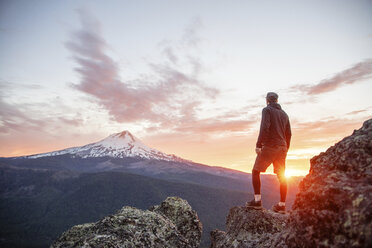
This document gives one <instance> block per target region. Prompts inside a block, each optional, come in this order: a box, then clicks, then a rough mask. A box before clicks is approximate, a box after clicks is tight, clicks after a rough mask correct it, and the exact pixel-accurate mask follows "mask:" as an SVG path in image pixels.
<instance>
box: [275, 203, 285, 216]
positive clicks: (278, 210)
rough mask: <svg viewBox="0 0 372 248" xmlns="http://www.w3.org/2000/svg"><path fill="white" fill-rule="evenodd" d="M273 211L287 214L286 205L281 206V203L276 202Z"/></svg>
mask: <svg viewBox="0 0 372 248" xmlns="http://www.w3.org/2000/svg"><path fill="white" fill-rule="evenodd" d="M273 211H274V212H277V213H280V214H285V206H279V204H276V205H274V206H273Z"/></svg>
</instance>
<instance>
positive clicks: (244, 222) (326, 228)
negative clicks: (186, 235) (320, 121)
mask: <svg viewBox="0 0 372 248" xmlns="http://www.w3.org/2000/svg"><path fill="white" fill-rule="evenodd" d="M310 162H311V168H310V172H309V174H308V175H307V176H306V177H305V178H304V180H303V181H302V182H301V183H300V186H299V188H300V189H299V193H298V194H297V196H296V200H295V202H294V204H293V206H292V211H290V213H289V217H288V220H287V222H286V224H285V227H284V228H283V229H282V231H280V232H274V234H273V235H266V234H264V233H261V231H258V230H260V228H262V230H266V231H267V232H268V233H270V232H271V231H272V230H273V229H275V228H273V229H270V228H268V227H267V226H266V225H267V224H268V225H275V223H274V222H273V223H271V224H270V223H269V222H266V221H264V223H261V221H260V222H259V223H255V224H253V223H254V222H257V219H258V218H259V217H260V216H259V214H258V213H257V212H256V214H252V213H251V212H244V210H243V209H242V208H240V209H241V210H240V211H236V210H234V209H232V210H231V211H230V214H229V217H228V220H227V233H224V232H222V231H218V230H215V231H213V232H212V233H211V237H212V246H211V247H213V248H217V247H291V248H292V247H304V248H307V247H309V248H310V247H366V248H367V247H372V119H369V120H367V121H365V122H364V124H363V126H362V128H361V129H359V130H355V131H354V132H353V134H352V135H351V136H348V137H346V138H344V139H343V140H341V141H340V142H338V143H337V144H335V145H334V146H332V147H330V148H329V149H328V150H327V151H326V152H323V153H321V154H319V155H318V156H315V157H314V158H312V159H311V161H310ZM252 211H253V210H252ZM231 215H233V216H231ZM268 217H269V212H265V211H264V212H262V218H264V219H265V220H266V219H267V218H268ZM231 219H233V220H241V222H239V221H231ZM229 225H235V227H234V228H231V227H229ZM261 225H262V226H261ZM237 229H238V230H237ZM275 230H276V229H275ZM244 240H248V241H244ZM243 241H244V242H243Z"/></svg>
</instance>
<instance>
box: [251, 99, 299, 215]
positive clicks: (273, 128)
mask: <svg viewBox="0 0 372 248" xmlns="http://www.w3.org/2000/svg"><path fill="white" fill-rule="evenodd" d="M266 104H267V106H266V107H265V108H264V109H263V110H262V119H261V127H260V134H259V136H258V140H257V144H256V153H257V157H256V161H255V163H254V166H253V170H252V183H253V189H254V199H253V200H252V201H250V202H247V204H246V206H247V208H253V209H262V201H261V180H260V173H261V172H265V171H266V169H267V167H269V166H270V164H273V165H274V173H275V174H276V175H277V177H278V179H279V182H280V202H279V203H278V204H276V205H274V206H273V210H274V211H275V212H279V213H285V200H286V197H287V181H286V178H285V175H284V172H285V159H286V157H287V151H288V149H289V145H290V142H291V136H292V133H291V126H290V123H289V118H288V115H287V114H286V113H285V112H284V111H283V110H282V108H281V106H280V105H279V104H278V94H276V93H274V92H269V93H267V95H266Z"/></svg>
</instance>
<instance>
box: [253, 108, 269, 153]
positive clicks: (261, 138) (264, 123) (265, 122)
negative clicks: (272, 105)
mask: <svg viewBox="0 0 372 248" xmlns="http://www.w3.org/2000/svg"><path fill="white" fill-rule="evenodd" d="M270 121H271V120H270V113H269V109H268V108H264V109H263V110H262V119H261V126H260V134H259V135H258V139H257V143H256V148H262V144H263V143H265V141H266V140H267V138H268V136H269V129H270Z"/></svg>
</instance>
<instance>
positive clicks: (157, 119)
mask: <svg viewBox="0 0 372 248" xmlns="http://www.w3.org/2000/svg"><path fill="white" fill-rule="evenodd" d="M37 2H38V4H34V3H33V1H18V0H16V1H2V2H1V4H0V33H1V35H0V75H1V77H0V87H1V91H0V92H1V93H0V104H1V106H0V156H4V157H10V156H20V155H29V154H35V153H42V152H48V151H54V150H59V149H64V148H67V147H73V146H82V145H85V144H88V143H91V142H96V141H98V140H100V139H103V138H105V137H107V136H108V135H110V134H112V133H116V132H120V131H123V130H130V132H131V133H133V134H134V135H135V136H136V137H138V138H140V139H141V140H142V141H143V142H144V143H145V144H146V145H148V146H150V147H153V148H156V149H158V150H160V151H163V152H165V153H169V154H176V155H177V156H180V157H183V158H185V159H189V160H193V161H195V162H198V163H203V164H207V165H213V166H223V167H227V168H231V169H235V170H241V171H245V172H251V170H252V167H253V164H254V161H255V158H256V155H255V151H254V150H255V145H256V140H257V136H258V132H259V126H260V120H261V111H262V108H264V107H265V106H266V102H265V94H266V93H267V92H268V91H275V92H277V93H278V94H279V103H280V104H281V106H282V108H283V109H284V110H285V111H286V113H287V114H288V115H289V118H290V121H291V127H292V133H293V136H292V142H291V147H290V150H289V152H288V156H287V171H286V176H287V177H290V176H293V175H306V174H307V173H308V171H309V168H310V162H309V159H310V158H312V157H313V156H316V155H318V154H319V153H320V152H323V151H325V150H326V149H327V148H328V147H330V146H332V145H334V144H335V143H336V142H337V141H339V140H341V139H342V138H343V137H345V136H348V135H350V134H351V133H352V132H353V130H354V129H358V128H360V127H361V126H362V123H363V121H365V120H366V119H369V118H371V117H372V101H371V96H370V92H372V36H371V35H372V26H371V25H370V23H372V15H371V13H372V2H370V1H369V2H368V1H359V0H358V1H336V0H334V1H295V0H292V1H284V2H281V1H280V2H279V1H269V2H270V3H268V2H266V1H265V2H261V1H234V2H222V1H221V2H220V1H202V2H200V1H183V2H179V1H165V0H161V1H110V3H106V2H104V1H54V0H53V1H40V2H39V1H37ZM268 170H269V172H268V173H271V171H272V166H271V167H270V168H269V169H268Z"/></svg>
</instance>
